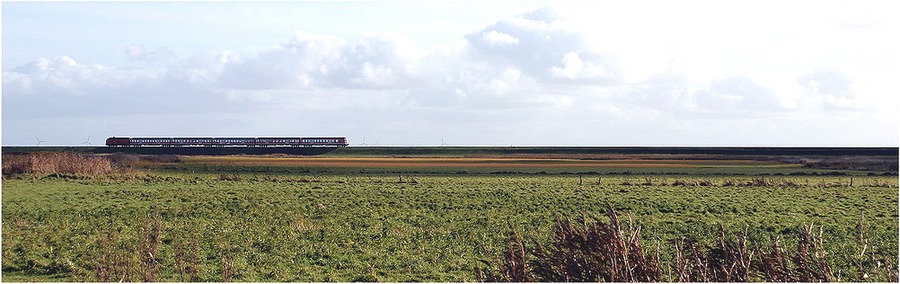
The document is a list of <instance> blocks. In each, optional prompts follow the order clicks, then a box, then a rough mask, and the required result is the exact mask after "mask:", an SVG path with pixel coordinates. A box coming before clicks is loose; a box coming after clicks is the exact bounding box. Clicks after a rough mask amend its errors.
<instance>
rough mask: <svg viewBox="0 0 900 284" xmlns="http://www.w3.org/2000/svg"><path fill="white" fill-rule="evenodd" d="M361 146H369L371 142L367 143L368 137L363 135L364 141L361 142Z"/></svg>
mask: <svg viewBox="0 0 900 284" xmlns="http://www.w3.org/2000/svg"><path fill="white" fill-rule="evenodd" d="M359 146H369V144H366V137H363V142H362V143H359Z"/></svg>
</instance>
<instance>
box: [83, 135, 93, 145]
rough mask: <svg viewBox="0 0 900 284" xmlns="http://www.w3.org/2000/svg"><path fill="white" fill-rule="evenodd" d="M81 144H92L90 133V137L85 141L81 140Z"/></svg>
mask: <svg viewBox="0 0 900 284" xmlns="http://www.w3.org/2000/svg"><path fill="white" fill-rule="evenodd" d="M81 145H91V136H90V135H88V139H87V140H85V141H84V142H81Z"/></svg>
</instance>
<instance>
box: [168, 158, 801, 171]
mask: <svg viewBox="0 0 900 284" xmlns="http://www.w3.org/2000/svg"><path fill="white" fill-rule="evenodd" d="M182 160H183V161H184V162H185V163H194V164H220V165H237V166H291V167H373V168H375V167H378V168H392V167H398V168H403V167H437V168H442V167H446V168H456V167H466V168H473V167H474V168H578V167H584V168H703V167H718V168H722V167H793V166H797V167H799V166H802V165H800V164H785V163H780V162H774V161H752V160H659V159H652V160H635V159H611V160H577V159H533V158H531V159H529V158H450V157H438V158H419V157H403V158H397V157H389V158H381V157H378V158H376V157H352V158H347V157H341V158H334V157H257V156H199V157H184V158H182Z"/></svg>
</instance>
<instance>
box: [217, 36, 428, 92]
mask: <svg viewBox="0 0 900 284" xmlns="http://www.w3.org/2000/svg"><path fill="white" fill-rule="evenodd" d="M418 53H419V51H418V48H417V47H416V46H415V45H414V44H412V41H411V40H409V39H406V38H404V37H402V36H399V35H396V34H388V33H377V34H371V35H368V36H366V37H364V38H362V39H360V40H344V39H341V38H337V37H333V36H329V35H319V34H314V33H309V32H305V31H298V32H297V33H296V34H295V35H294V37H293V38H292V39H291V40H290V41H289V42H287V43H285V44H282V45H280V46H277V47H275V48H272V49H270V50H267V51H264V52H262V53H261V54H259V55H258V56H255V57H251V58H247V59H244V60H237V61H236V62H234V63H233V64H229V65H228V66H226V68H225V70H224V72H223V74H222V78H221V83H222V84H223V85H224V86H227V87H231V88H238V89H283V88H313V87H340V88H359V89H383V88H397V87H401V85H403V84H406V81H408V80H410V79H411V76H412V73H413V72H414V70H415V68H416V66H415V65H416V59H417V56H418Z"/></svg>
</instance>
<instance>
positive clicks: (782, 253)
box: [475, 204, 898, 282]
mask: <svg viewBox="0 0 900 284" xmlns="http://www.w3.org/2000/svg"><path fill="white" fill-rule="evenodd" d="M607 216H608V217H609V220H610V221H609V222H603V221H598V220H596V219H595V220H591V221H588V220H587V219H586V218H585V217H584V216H581V217H579V218H578V219H576V221H575V222H572V221H571V220H569V219H568V218H561V217H557V219H556V222H555V224H554V226H553V232H554V237H553V240H552V242H551V244H550V245H548V246H545V245H541V244H539V243H537V242H536V241H533V240H532V241H531V243H532V245H531V246H527V245H526V242H524V241H522V238H521V237H520V236H519V234H518V233H516V232H515V230H511V232H510V236H509V241H508V242H509V245H508V247H507V250H506V252H504V254H503V258H502V259H501V260H500V263H499V264H496V265H494V266H495V268H492V267H491V266H490V265H489V266H488V267H475V276H476V278H477V279H478V281H481V282H534V281H536V282H601V281H602V282H675V281H677V282H760V281H766V282H835V281H837V282H840V281H864V280H865V279H867V278H868V277H869V276H870V275H872V274H882V275H883V276H884V277H885V278H886V279H887V280H888V281H890V282H897V281H898V276H897V267H896V266H895V265H894V264H893V262H892V261H891V260H890V259H880V258H878V257H876V256H874V255H872V256H871V257H866V255H865V247H863V252H862V253H861V254H860V256H861V257H862V258H865V259H863V260H861V261H859V273H860V274H861V275H860V276H859V279H856V278H853V279H844V278H842V277H841V270H840V269H834V268H832V265H831V262H830V261H829V258H828V256H829V253H828V252H827V251H826V250H825V247H824V245H823V243H824V239H825V238H824V233H823V230H822V227H818V228H816V227H814V226H806V227H804V228H801V229H800V230H798V234H797V245H796V249H794V250H791V249H786V248H784V247H783V246H782V245H781V242H780V240H776V241H775V242H774V243H773V244H770V245H757V246H751V245H750V241H749V240H748V237H747V235H748V233H747V230H744V231H743V232H742V233H738V234H736V235H733V236H730V235H729V234H727V233H726V232H725V230H724V229H723V228H722V227H721V226H720V227H719V231H718V234H717V235H716V237H715V241H714V243H713V244H703V243H701V242H699V241H697V240H695V239H692V238H687V237H683V238H679V239H676V240H673V241H671V242H670V243H671V244H672V245H673V246H674V251H675V255H674V256H672V257H671V258H669V259H671V262H670V263H669V265H668V267H664V266H662V265H661V262H660V255H659V254H660V245H659V243H658V242H657V245H656V247H655V248H645V247H644V246H643V245H642V244H641V242H640V231H641V230H640V227H635V226H633V225H631V224H629V225H628V226H622V225H621V224H620V222H619V219H618V216H617V214H616V213H615V211H613V209H612V208H611V207H610V206H609V204H607ZM629 223H630V222H629ZM861 242H862V243H865V241H861ZM664 270H665V272H664Z"/></svg>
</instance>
